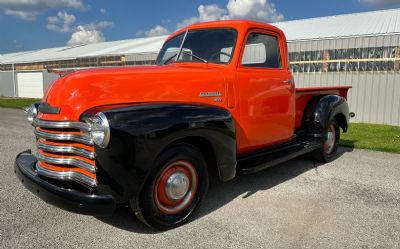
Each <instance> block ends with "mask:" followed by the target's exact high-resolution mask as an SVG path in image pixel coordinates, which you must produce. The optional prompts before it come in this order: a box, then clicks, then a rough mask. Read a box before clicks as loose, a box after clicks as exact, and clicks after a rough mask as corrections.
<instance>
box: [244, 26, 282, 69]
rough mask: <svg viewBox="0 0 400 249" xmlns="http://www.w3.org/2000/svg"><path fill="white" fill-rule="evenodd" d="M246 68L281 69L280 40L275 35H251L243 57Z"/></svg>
mask: <svg viewBox="0 0 400 249" xmlns="http://www.w3.org/2000/svg"><path fill="white" fill-rule="evenodd" d="M242 65H243V66H245V67H263V68H281V67H282V60H281V52H280V49H279V43H278V38H277V37H276V36H273V35H266V34H261V33H251V34H250V35H249V36H248V38H247V42H246V46H245V48H244V53H243V56H242Z"/></svg>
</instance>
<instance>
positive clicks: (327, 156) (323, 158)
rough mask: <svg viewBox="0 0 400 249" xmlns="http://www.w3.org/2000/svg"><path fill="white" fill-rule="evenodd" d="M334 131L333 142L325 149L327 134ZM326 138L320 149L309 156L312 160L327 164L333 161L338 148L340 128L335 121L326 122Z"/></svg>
mask: <svg viewBox="0 0 400 249" xmlns="http://www.w3.org/2000/svg"><path fill="white" fill-rule="evenodd" d="M332 130H333V131H334V142H333V143H332V146H329V149H327V143H328V140H329V138H328V132H330V131H332ZM326 134H327V138H326V140H325V142H324V144H323V145H322V147H321V148H319V149H316V150H314V151H313V152H312V153H311V155H312V157H313V159H314V160H315V161H317V162H320V163H327V162H330V161H332V160H333V159H335V157H336V155H337V151H338V147H339V140H340V127H339V125H338V123H337V122H336V120H335V119H332V120H330V121H329V122H328V125H327V129H326Z"/></svg>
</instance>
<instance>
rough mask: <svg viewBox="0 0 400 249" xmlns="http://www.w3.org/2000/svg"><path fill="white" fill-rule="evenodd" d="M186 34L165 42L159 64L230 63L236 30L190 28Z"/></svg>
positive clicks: (159, 56) (158, 59) (158, 60)
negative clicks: (175, 62)
mask: <svg viewBox="0 0 400 249" xmlns="http://www.w3.org/2000/svg"><path fill="white" fill-rule="evenodd" d="M185 34H186V32H185V33H182V34H180V35H178V36H175V37H174V38H172V39H170V40H168V41H167V42H166V43H165V44H164V46H163V47H162V49H161V51H160V53H159V55H158V58H157V64H159V65H162V64H167V63H169V62H174V61H177V62H199V63H218V64H228V63H229V62H230V61H231V58H232V55H233V51H234V47H235V43H236V36H237V33H236V31H235V30H233V29H201V30H189V31H188V32H187V34H186V37H185ZM183 40H184V41H183ZM182 41H183V44H182ZM181 46H182V50H180V48H181ZM178 56H179V58H178Z"/></svg>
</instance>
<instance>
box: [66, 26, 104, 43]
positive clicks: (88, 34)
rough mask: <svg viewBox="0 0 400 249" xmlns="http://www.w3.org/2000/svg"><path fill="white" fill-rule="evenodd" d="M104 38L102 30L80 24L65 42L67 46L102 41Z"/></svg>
mask: <svg viewBox="0 0 400 249" xmlns="http://www.w3.org/2000/svg"><path fill="white" fill-rule="evenodd" d="M105 40H106V39H105V37H104V34H103V32H101V31H100V30H96V29H88V28H87V27H84V26H82V25H79V26H78V27H77V28H76V30H75V32H74V33H72V35H71V39H70V40H69V41H68V42H67V45H69V46H75V45H81V44H90V43H97V42H104V41H105Z"/></svg>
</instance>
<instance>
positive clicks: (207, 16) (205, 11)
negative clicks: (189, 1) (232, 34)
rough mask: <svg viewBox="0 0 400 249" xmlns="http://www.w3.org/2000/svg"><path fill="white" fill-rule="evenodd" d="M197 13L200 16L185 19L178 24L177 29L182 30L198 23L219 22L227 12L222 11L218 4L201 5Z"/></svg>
mask: <svg viewBox="0 0 400 249" xmlns="http://www.w3.org/2000/svg"><path fill="white" fill-rule="evenodd" d="M197 11H198V12H199V15H198V16H194V17H191V18H188V19H185V20H183V21H182V22H181V23H178V24H177V25H176V27H177V28H178V29H180V28H183V27H185V26H188V25H190V24H193V23H197V22H209V21H215V20H219V19H221V18H222V17H223V15H224V14H225V13H226V12H227V11H226V10H224V9H221V8H220V7H219V6H218V5H217V4H210V5H200V6H199V7H198V8H197Z"/></svg>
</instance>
